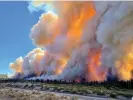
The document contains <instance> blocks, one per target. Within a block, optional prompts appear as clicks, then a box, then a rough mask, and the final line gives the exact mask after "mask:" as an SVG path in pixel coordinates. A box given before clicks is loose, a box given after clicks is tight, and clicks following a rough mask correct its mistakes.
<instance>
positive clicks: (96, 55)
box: [87, 49, 106, 81]
mask: <svg viewBox="0 0 133 100" xmlns="http://www.w3.org/2000/svg"><path fill="white" fill-rule="evenodd" d="M100 67H101V50H99V49H97V50H95V49H93V51H90V52H89V63H88V76H87V78H88V80H89V81H103V80H105V74H106V72H104V71H100V70H99V69H100Z"/></svg>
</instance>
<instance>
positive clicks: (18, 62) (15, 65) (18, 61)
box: [9, 57, 23, 73]
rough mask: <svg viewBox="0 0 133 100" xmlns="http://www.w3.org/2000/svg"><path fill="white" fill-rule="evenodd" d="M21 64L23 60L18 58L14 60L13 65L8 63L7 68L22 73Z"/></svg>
mask: <svg viewBox="0 0 133 100" xmlns="http://www.w3.org/2000/svg"><path fill="white" fill-rule="evenodd" d="M22 63H23V59H22V57H19V58H18V59H16V61H15V62H14V63H10V64H9V67H10V68H11V69H13V70H14V71H15V72H17V73H22V72H23V70H22Z"/></svg>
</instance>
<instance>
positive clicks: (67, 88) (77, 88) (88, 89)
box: [9, 83, 133, 98]
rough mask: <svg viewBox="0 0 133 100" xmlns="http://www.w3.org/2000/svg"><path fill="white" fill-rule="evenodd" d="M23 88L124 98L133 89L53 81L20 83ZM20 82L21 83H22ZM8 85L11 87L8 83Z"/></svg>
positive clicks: (15, 85) (128, 96)
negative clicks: (54, 82) (55, 82)
mask: <svg viewBox="0 0 133 100" xmlns="http://www.w3.org/2000/svg"><path fill="white" fill-rule="evenodd" d="M22 84H25V85H23V87H24V88H29V86H30V87H31V88H30V89H34V88H36V87H41V88H40V89H41V90H48V91H53V92H54V91H55V92H64V93H71V94H79V95H92V96H96V95H98V96H104V97H105V96H106V97H111V98H117V96H124V97H126V98H131V97H133V90H131V89H120V88H117V89H116V88H113V87H111V88H107V87H104V86H96V87H95V86H88V85H81V84H53V83H50V84H48V83H22ZM22 84H21V85H22ZM9 86H10V87H12V86H11V85H10V84H9ZM13 87H21V86H20V85H18V84H17V83H14V86H13Z"/></svg>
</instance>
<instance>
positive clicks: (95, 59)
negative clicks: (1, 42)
mask: <svg viewBox="0 0 133 100" xmlns="http://www.w3.org/2000/svg"><path fill="white" fill-rule="evenodd" d="M28 8H29V10H30V11H32V12H33V11H39V10H42V11H44V12H45V13H42V15H41V17H40V18H39V21H38V22H37V23H36V24H35V25H34V26H33V27H32V29H31V33H30V38H31V39H32V41H33V44H34V45H36V46H37V47H38V48H36V49H34V50H32V51H30V52H29V53H28V54H27V55H26V56H25V57H24V58H22V57H20V58H18V59H17V60H16V61H15V62H14V63H11V64H10V65H9V66H10V68H11V69H13V70H14V71H15V73H14V75H12V78H25V77H29V76H32V75H34V76H35V77H36V78H39V77H40V78H42V79H44V80H46V79H51V80H53V79H56V80H82V79H85V80H87V81H105V80H107V78H108V77H109V76H110V77H116V78H118V79H119V80H124V81H127V80H131V79H133V66H132V65H133V2H126V1H123V2H119V1H115V2H108V1H103V2H99V1H93V2H91V1H80V2H79V1H73V2H72V1H56V2H55V1H54V2H52V1H47V2H45V1H40V2H37V1H32V2H30V3H29V7H28ZM110 73H111V74H110Z"/></svg>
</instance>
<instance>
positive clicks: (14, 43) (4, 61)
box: [0, 1, 41, 74]
mask: <svg viewBox="0 0 133 100" xmlns="http://www.w3.org/2000/svg"><path fill="white" fill-rule="evenodd" d="M40 15H41V12H34V13H30V12H29V10H28V2H26V1H25V2H0V74H1V73H8V72H11V70H10V69H9V63H10V62H13V61H15V59H16V58H18V57H20V56H22V57H23V56H25V55H26V54H27V53H28V52H29V51H31V50H32V49H33V48H35V46H34V45H33V44H32V41H31V39H30V38H29V34H30V30H31V28H32V26H33V25H34V24H36V23H37V21H38V19H39V16H40Z"/></svg>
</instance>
